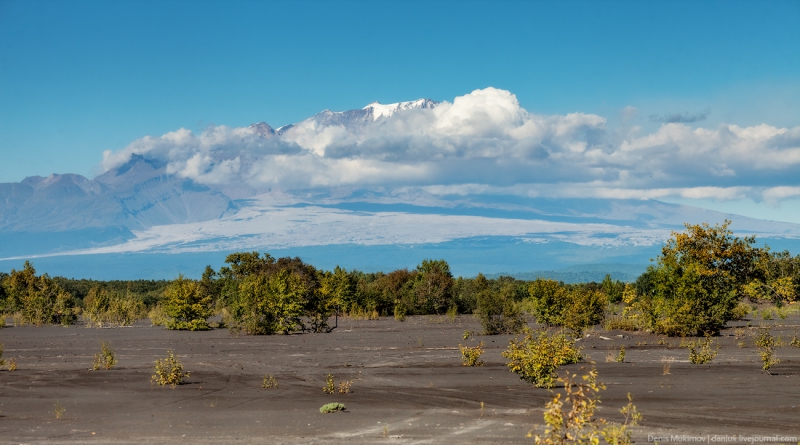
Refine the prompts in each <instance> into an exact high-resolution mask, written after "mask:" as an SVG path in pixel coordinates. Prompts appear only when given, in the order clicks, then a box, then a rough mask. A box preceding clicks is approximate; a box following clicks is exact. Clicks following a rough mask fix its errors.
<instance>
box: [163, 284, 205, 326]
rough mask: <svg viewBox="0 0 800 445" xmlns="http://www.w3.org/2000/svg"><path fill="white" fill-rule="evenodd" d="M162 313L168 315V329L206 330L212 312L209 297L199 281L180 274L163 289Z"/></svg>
mask: <svg viewBox="0 0 800 445" xmlns="http://www.w3.org/2000/svg"><path fill="white" fill-rule="evenodd" d="M164 313H165V314H166V315H167V317H169V321H167V328H168V329H178V330H189V331H204V330H207V329H209V326H208V317H210V316H211V314H212V313H213V311H212V309H211V297H210V296H209V295H206V294H204V293H203V291H202V288H201V287H200V283H198V282H197V281H194V280H189V279H186V278H184V277H183V275H180V276H178V278H177V279H175V280H174V281H172V282H171V283H170V284H169V286H167V288H166V290H165V291H164Z"/></svg>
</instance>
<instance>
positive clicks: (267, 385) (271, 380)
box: [261, 374, 278, 389]
mask: <svg viewBox="0 0 800 445" xmlns="http://www.w3.org/2000/svg"><path fill="white" fill-rule="evenodd" d="M261 387H262V388H264V389H274V388H277V387H278V380H276V379H275V377H273V376H272V374H269V375H267V374H264V380H263V381H262V382H261Z"/></svg>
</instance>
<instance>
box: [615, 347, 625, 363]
mask: <svg viewBox="0 0 800 445" xmlns="http://www.w3.org/2000/svg"><path fill="white" fill-rule="evenodd" d="M614 361H615V362H617V363H625V346H624V345H623V346H620V347H619V354H617V358H616V359H615V360H614Z"/></svg>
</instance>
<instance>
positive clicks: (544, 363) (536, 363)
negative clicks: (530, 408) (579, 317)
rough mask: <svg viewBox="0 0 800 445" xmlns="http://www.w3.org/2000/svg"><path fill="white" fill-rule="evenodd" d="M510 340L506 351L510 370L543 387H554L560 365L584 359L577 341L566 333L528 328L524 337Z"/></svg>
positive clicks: (504, 352)
mask: <svg viewBox="0 0 800 445" xmlns="http://www.w3.org/2000/svg"><path fill="white" fill-rule="evenodd" d="M508 343H509V344H508V349H506V350H505V351H503V353H502V354H503V357H505V358H507V359H509V360H510V362H509V363H508V364H507V365H508V368H509V371H511V372H513V373H515V374H518V375H519V377H520V379H522V380H524V381H526V382H528V383H531V384H532V385H534V386H537V387H540V388H552V387H553V386H554V385H555V383H556V370H557V369H558V367H559V366H563V365H568V364H570V363H578V362H579V361H580V360H581V358H582V357H581V352H580V349H579V348H576V347H575V340H573V339H569V338H567V336H566V335H565V334H564V333H563V332H559V333H552V334H551V333H549V332H547V331H546V330H540V331H531V330H530V329H528V330H526V332H525V335H524V337H523V338H521V339H520V338H519V336H518V337H517V338H515V339H511V340H509V341H508Z"/></svg>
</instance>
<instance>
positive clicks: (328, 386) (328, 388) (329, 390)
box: [322, 374, 336, 394]
mask: <svg viewBox="0 0 800 445" xmlns="http://www.w3.org/2000/svg"><path fill="white" fill-rule="evenodd" d="M322 392H324V393H325V394H336V384H335V383H333V374H328V376H327V377H325V386H323V387H322Z"/></svg>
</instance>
